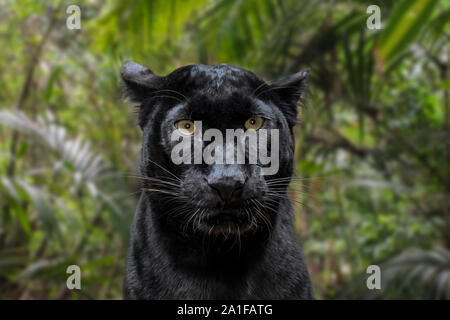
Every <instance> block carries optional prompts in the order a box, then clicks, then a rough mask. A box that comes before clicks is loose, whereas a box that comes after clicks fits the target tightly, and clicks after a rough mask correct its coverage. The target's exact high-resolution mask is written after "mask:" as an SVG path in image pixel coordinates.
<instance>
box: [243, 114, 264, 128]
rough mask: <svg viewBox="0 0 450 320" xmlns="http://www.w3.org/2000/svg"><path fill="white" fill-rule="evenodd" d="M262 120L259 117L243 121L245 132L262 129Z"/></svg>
mask: <svg viewBox="0 0 450 320" xmlns="http://www.w3.org/2000/svg"><path fill="white" fill-rule="evenodd" d="M263 122H264V120H263V118H260V117H252V118H250V119H248V120H247V121H245V124H244V126H245V129H247V130H258V129H259V128H261V127H262V125H263Z"/></svg>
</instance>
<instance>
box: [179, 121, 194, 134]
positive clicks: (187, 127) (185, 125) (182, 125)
mask: <svg viewBox="0 0 450 320" xmlns="http://www.w3.org/2000/svg"><path fill="white" fill-rule="evenodd" d="M175 126H176V127H177V129H178V131H180V132H181V134H183V135H185V136H190V135H192V134H194V132H195V125H194V122H192V121H190V120H180V121H177V122H176V123H175Z"/></svg>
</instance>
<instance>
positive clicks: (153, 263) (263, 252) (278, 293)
mask: <svg viewBox="0 0 450 320" xmlns="http://www.w3.org/2000/svg"><path fill="white" fill-rule="evenodd" d="M121 75H122V79H123V82H124V89H125V93H126V95H127V97H128V98H129V99H130V100H131V101H133V102H135V103H136V104H137V105H138V106H139V107H138V115H139V126H140V128H141V129H142V132H143V143H142V153H141V167H140V176H139V178H140V182H141V185H142V192H141V194H140V200H139V203H138V207H137V210H136V213H135V217H134V221H133V225H132V228H131V240H130V247H129V251H128V257H127V266H126V276H125V281H124V296H125V298H126V299H312V298H313V290H312V284H311V279H310V276H309V273H308V270H307V266H306V262H305V258H304V256H303V253H302V248H301V244H300V242H299V240H298V238H297V235H296V233H295V231H294V227H293V218H294V213H293V212H294V211H293V206H292V203H291V201H290V199H289V197H288V195H287V193H286V189H287V187H288V184H289V182H290V181H291V177H292V175H293V165H294V162H293V159H294V158H293V157H294V146H295V144H294V142H295V141H294V135H293V127H294V125H295V124H296V121H297V120H296V119H297V104H298V101H299V99H302V93H303V92H304V91H305V88H306V84H307V79H308V71H303V72H299V73H297V74H294V75H292V76H290V77H288V78H286V79H285V80H282V81H280V82H277V83H273V84H268V83H266V82H264V81H263V80H261V79H259V78H258V77H257V76H255V75H254V74H253V73H252V72H250V71H247V70H245V69H242V68H238V67H235V66H232V65H228V64H219V65H213V66H206V65H200V64H198V65H189V66H184V67H181V68H179V69H176V70H175V71H173V72H172V73H170V74H169V75H167V76H158V75H156V74H154V73H153V72H152V71H151V70H150V69H148V68H145V67H143V66H141V65H138V64H136V63H133V62H126V63H125V64H124V65H123V66H122V70H121ZM194 121H202V130H206V129H207V128H215V129H217V130H220V131H221V132H223V133H224V136H225V130H226V129H243V130H260V129H261V128H265V129H278V130H279V169H278V171H277V172H276V173H275V174H273V175H262V174H261V172H262V171H261V170H262V168H263V165H261V164H260V163H256V164H248V163H245V164H220V163H217V164H205V163H197V164H174V162H173V161H172V158H171V151H172V149H173V147H174V144H175V143H176V142H174V141H172V140H171V138H170V137H171V134H172V133H173V131H174V130H179V132H181V133H183V134H185V135H190V134H193V133H194V132H195V130H198V128H196V126H195V124H194ZM205 144H207V142H205ZM269 151H270V149H269Z"/></svg>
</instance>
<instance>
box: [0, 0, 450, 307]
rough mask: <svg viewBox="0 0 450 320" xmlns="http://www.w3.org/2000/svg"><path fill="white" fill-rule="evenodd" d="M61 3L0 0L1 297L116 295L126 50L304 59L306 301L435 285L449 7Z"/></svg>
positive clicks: (447, 180)
mask: <svg viewBox="0 0 450 320" xmlns="http://www.w3.org/2000/svg"><path fill="white" fill-rule="evenodd" d="M69 4H72V3H67V2H66V1H59V0H58V1H57V0H49V1H43V2H39V1H30V0H17V1H7V2H5V3H2V4H0V21H2V22H1V23H0V47H1V48H3V50H2V51H1V52H0V58H1V59H0V82H1V83H2V86H1V87H0V298H22V299H30V298H73V299H85V298H87V299H97V298H120V297H121V290H122V279H123V274H124V268H123V267H124V262H125V254H126V248H127V245H128V229H129V225H130V220H131V218H132V214H133V210H134V207H135V205H136V200H137V196H138V193H139V192H138V191H139V190H138V189H137V185H136V181H134V180H133V179H132V178H129V176H130V175H133V174H135V173H136V171H137V170H138V159H139V150H140V146H139V143H140V132H139V129H138V127H137V126H136V124H135V121H134V120H133V119H134V115H133V114H132V112H131V110H130V107H129V106H127V105H126V104H125V103H124V102H122V100H121V96H120V86H119V83H120V79H119V69H120V66H121V63H122V62H123V61H124V60H133V61H136V62H139V63H141V64H144V65H147V66H149V67H150V68H151V69H152V70H154V71H155V72H157V73H160V74H166V73H168V72H170V71H171V70H173V69H174V68H176V67H179V66H182V65H185V64H190V63H207V64H214V63H223V62H227V63H233V64H237V65H240V66H242V67H245V68H249V69H251V70H253V71H254V72H255V73H257V74H258V75H261V76H264V77H265V79H267V80H268V81H269V82H270V81H272V80H275V79H277V78H280V77H283V76H285V75H288V74H292V73H295V72H298V71H300V70H301V69H303V68H306V67H309V68H311V81H310V93H309V95H308V97H307V98H308V99H307V100H308V106H307V107H306V108H303V109H302V110H300V111H301V112H300V115H299V121H300V123H301V125H300V126H298V127H297V128H296V129H295V134H296V137H297V146H296V169H297V170H296V174H297V176H299V177H303V178H304V179H302V180H301V182H295V183H292V185H291V188H290V193H291V196H292V198H293V199H294V200H296V202H295V203H296V204H297V205H296V227H297V229H298V231H299V234H300V236H301V238H302V240H303V242H304V249H305V253H306V256H307V259H308V263H309V268H310V271H311V273H312V277H313V280H314V284H315V291H316V293H317V295H318V297H319V298H367V299H386V298H408V299H410V298H411V299H417V298H427V299H448V298H449V297H450V295H449V290H450V281H449V280H450V276H449V274H450V271H449V259H448V255H449V249H450V208H449V203H448V199H449V197H450V167H449V163H450V153H449V147H448V141H449V140H450V136H449V132H450V102H449V93H448V90H449V80H448V79H449V74H448V70H449V65H448V61H449V58H448V55H449V51H450V50H449V46H448V44H449V41H448V38H449V23H448V21H450V19H449V17H450V5H449V4H448V3H446V2H443V1H441V2H439V1H434V0H414V1H411V0H401V1H395V2H394V1H382V0H380V1H365V0H352V1H342V2H341V1H338V2H329V1H321V2H318V1H312V0H300V1H299V0H288V1H276V0H262V1H259V0H258V1H256V0H255V1H253V0H251V1H234V0H213V1H206V0H205V1H181V0H171V1H159V0H158V1H132V0H127V1H112V0H111V1H106V2H98V1H87V0H86V1H80V3H79V5H80V7H81V12H82V29H81V30H68V29H67V28H66V27H65V19H66V14H65V8H66V6H67V5H69ZM370 4H377V5H378V6H380V9H381V22H382V25H383V28H382V29H381V30H368V29H367V28H366V19H367V17H368V14H367V13H366V8H367V6H368V5H370ZM299 181H300V180H299ZM70 264H77V265H79V266H80V267H81V270H82V289H81V290H73V291H69V290H67V288H66V285H65V280H66V277H67V274H66V273H65V271H66V267H67V266H68V265H70ZM371 264H378V265H380V266H381V272H382V290H381V291H370V290H368V289H367V287H366V286H365V283H366V282H365V280H366V277H367V274H365V270H366V268H367V266H369V265H371ZM361 275H362V276H361Z"/></svg>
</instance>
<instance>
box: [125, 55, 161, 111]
mask: <svg viewBox="0 0 450 320" xmlns="http://www.w3.org/2000/svg"><path fill="white" fill-rule="evenodd" d="M120 74H121V75H122V80H123V82H124V83H125V95H126V96H127V97H128V98H129V99H130V100H131V101H133V102H138V103H142V102H143V101H144V100H145V98H146V97H148V96H149V94H151V93H152V92H153V91H155V90H158V89H159V88H160V87H161V84H162V77H160V76H158V75H156V74H154V73H153V72H152V71H151V70H150V69H148V68H146V67H143V66H141V65H140V64H137V63H135V62H132V61H126V62H125V63H124V64H123V65H122V69H121V71H120Z"/></svg>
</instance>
